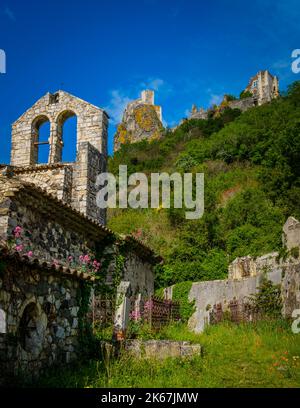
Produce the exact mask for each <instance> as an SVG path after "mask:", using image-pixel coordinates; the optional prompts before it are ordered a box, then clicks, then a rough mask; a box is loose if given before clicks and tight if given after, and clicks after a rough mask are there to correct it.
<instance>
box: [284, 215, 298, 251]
mask: <svg viewBox="0 0 300 408" xmlns="http://www.w3.org/2000/svg"><path fill="white" fill-rule="evenodd" d="M282 240H283V245H284V246H286V248H287V249H288V250H291V249H293V248H297V247H300V222H299V221H298V220H296V218H294V217H289V218H288V219H287V221H286V223H285V224H284V226H283V237H282Z"/></svg>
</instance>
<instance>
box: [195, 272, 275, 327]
mask: <svg viewBox="0 0 300 408" xmlns="http://www.w3.org/2000/svg"><path fill="white" fill-rule="evenodd" d="M268 278H269V279H270V280H271V281H272V282H273V283H275V284H279V283H280V282H281V274H280V272H279V271H275V272H270V273H268ZM259 282H260V275H258V276H252V277H248V278H242V279H239V280H231V279H226V280H214V281H206V282H196V283H193V285H192V288H191V291H190V293H189V300H190V301H195V308H196V311H195V313H194V314H193V316H192V317H191V318H190V320H189V327H190V329H192V330H193V331H195V332H202V331H203V330H204V327H205V326H206V325H208V324H210V318H211V312H212V310H213V308H214V306H216V305H217V304H221V305H222V310H223V311H226V310H228V309H229V304H230V301H233V300H236V301H238V302H239V303H240V304H242V303H243V302H245V301H246V300H247V297H249V296H250V295H252V294H254V293H256V291H257V287H258V286H259Z"/></svg>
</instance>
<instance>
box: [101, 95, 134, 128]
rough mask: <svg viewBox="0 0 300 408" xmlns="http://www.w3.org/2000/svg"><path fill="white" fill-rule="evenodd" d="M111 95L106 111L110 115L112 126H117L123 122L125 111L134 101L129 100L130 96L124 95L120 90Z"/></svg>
mask: <svg viewBox="0 0 300 408" xmlns="http://www.w3.org/2000/svg"><path fill="white" fill-rule="evenodd" d="M110 94H111V99H110V101H109V105H108V106H106V107H105V110H106V112H107V113H108V114H109V116H110V118H111V122H112V124H113V125H116V124H118V123H120V122H121V121H122V116H123V112H124V109H125V108H126V106H127V105H128V103H129V102H131V101H132V99H130V98H128V96H126V95H124V94H123V93H122V92H121V91H119V90H118V89H114V90H113V91H111V92H110Z"/></svg>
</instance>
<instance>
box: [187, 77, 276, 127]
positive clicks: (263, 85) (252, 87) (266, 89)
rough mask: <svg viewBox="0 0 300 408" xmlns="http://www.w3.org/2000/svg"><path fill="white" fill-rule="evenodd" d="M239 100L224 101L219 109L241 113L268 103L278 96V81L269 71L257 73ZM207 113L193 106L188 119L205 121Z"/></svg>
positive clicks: (225, 97) (225, 99)
mask: <svg viewBox="0 0 300 408" xmlns="http://www.w3.org/2000/svg"><path fill="white" fill-rule="evenodd" d="M242 95H243V96H242V97H241V98H240V99H235V100H227V96H226V95H225V96H224V100H223V102H222V103H221V105H220V108H221V109H224V108H231V109H240V110H241V111H242V112H244V111H246V110H247V109H250V108H252V107H253V106H260V105H263V104H264V103H267V102H270V101H271V100H272V99H274V98H277V97H278V96H279V81H278V78H277V77H276V76H273V75H271V74H270V72H269V71H267V70H266V71H259V72H258V73H257V74H256V75H255V76H254V77H252V78H251V79H250V81H249V84H248V86H247V87H246V88H245V90H244V91H243V93H242ZM207 118H208V111H205V110H204V109H203V108H200V109H198V108H197V107H196V106H195V105H193V106H192V109H191V114H190V117H189V119H207Z"/></svg>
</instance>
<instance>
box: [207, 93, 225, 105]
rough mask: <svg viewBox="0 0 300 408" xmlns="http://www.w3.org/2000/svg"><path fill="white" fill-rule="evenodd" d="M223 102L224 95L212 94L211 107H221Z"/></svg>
mask: <svg viewBox="0 0 300 408" xmlns="http://www.w3.org/2000/svg"><path fill="white" fill-rule="evenodd" d="M222 100H223V94H220V95H217V94H213V93H212V94H210V100H209V106H212V105H219V104H220V103H221V102H222Z"/></svg>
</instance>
